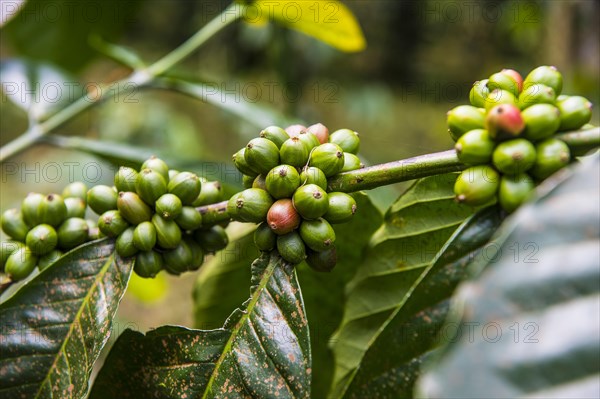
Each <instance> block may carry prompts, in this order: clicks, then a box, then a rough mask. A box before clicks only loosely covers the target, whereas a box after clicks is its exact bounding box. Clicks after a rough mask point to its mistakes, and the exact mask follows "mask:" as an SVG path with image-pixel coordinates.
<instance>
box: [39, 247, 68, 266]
mask: <svg viewBox="0 0 600 399" xmlns="http://www.w3.org/2000/svg"><path fill="white" fill-rule="evenodd" d="M61 256H63V253H62V252H61V251H59V250H58V249H54V250H52V251H50V252H48V253H47V254H46V255H42V256H40V257H39V258H38V263H37V267H38V269H39V270H40V271H43V270H46V269H47V268H48V266H50V265H51V264H53V263H54V262H56V261H57V260H59V259H60V257H61Z"/></svg>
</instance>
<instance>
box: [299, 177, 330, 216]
mask: <svg viewBox="0 0 600 399" xmlns="http://www.w3.org/2000/svg"><path fill="white" fill-rule="evenodd" d="M292 201H293V204H294V208H295V209H296V210H297V211H298V213H299V214H300V216H302V217H303V218H304V219H317V218H320V217H321V216H323V215H324V214H325V212H327V209H329V198H328V195H327V193H326V192H325V190H323V189H322V188H321V187H319V186H317V185H316V184H306V185H304V186H301V187H299V188H298V189H297V190H296V192H295V193H294V196H293V197H292Z"/></svg>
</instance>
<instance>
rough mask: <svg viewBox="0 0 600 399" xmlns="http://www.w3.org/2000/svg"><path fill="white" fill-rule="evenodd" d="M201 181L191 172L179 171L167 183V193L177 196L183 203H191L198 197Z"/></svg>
mask: <svg viewBox="0 0 600 399" xmlns="http://www.w3.org/2000/svg"><path fill="white" fill-rule="evenodd" d="M201 189H202V183H201V182H200V179H199V178H198V175H196V174H195V173H191V172H181V173H179V174H177V175H176V176H175V177H174V178H172V179H171V181H170V182H169V185H168V190H169V193H171V194H174V195H176V196H178V197H179V199H180V200H181V203H182V204H183V205H192V203H193V202H194V200H195V199H196V198H198V195H199V194H200V191H201Z"/></svg>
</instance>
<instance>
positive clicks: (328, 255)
mask: <svg viewBox="0 0 600 399" xmlns="http://www.w3.org/2000/svg"><path fill="white" fill-rule="evenodd" d="M306 263H307V264H308V266H310V268H311V269H313V270H314V271H317V272H325V273H328V272H331V271H332V270H333V268H334V267H335V265H336V263H337V251H336V249H335V247H334V246H331V247H330V248H329V249H326V250H325V251H320V252H316V251H312V250H308V251H307V256H306Z"/></svg>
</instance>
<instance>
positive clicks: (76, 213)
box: [65, 197, 86, 219]
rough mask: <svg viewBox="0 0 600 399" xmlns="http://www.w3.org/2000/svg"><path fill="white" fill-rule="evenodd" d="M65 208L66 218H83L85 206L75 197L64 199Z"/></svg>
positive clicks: (83, 202) (82, 201)
mask: <svg viewBox="0 0 600 399" xmlns="http://www.w3.org/2000/svg"><path fill="white" fill-rule="evenodd" d="M65 206H66V207H67V216H66V217H67V219H68V218H84V217H85V210H86V205H85V201H84V200H82V199H81V198H77V197H68V198H65Z"/></svg>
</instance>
